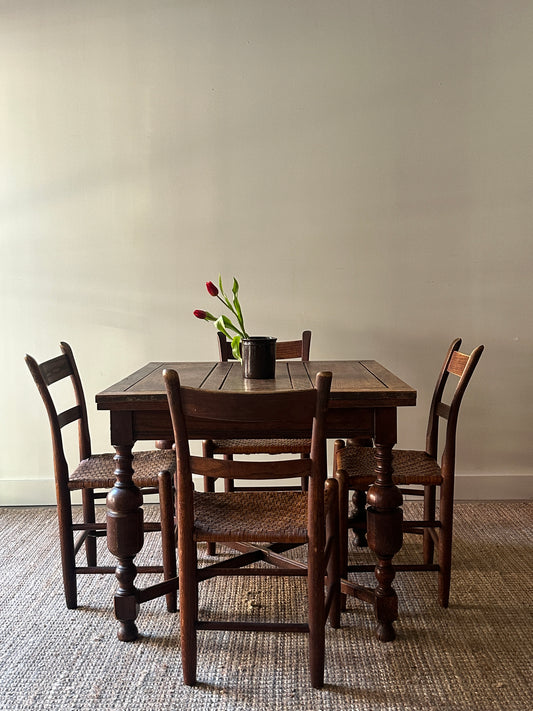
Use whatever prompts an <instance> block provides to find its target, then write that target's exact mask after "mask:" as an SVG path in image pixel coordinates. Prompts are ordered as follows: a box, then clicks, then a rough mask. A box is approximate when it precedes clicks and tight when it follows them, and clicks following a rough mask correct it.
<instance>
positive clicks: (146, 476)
mask: <svg viewBox="0 0 533 711" xmlns="http://www.w3.org/2000/svg"><path fill="white" fill-rule="evenodd" d="M60 347H61V351H62V353H61V355H59V356H57V357H55V358H51V359H50V360H47V361H45V362H42V363H37V361H36V360H35V358H32V356H30V355H26V358H25V360H26V364H27V366H28V368H29V370H30V372H31V374H32V376H33V379H34V381H35V384H36V385H37V389H38V390H39V393H40V395H41V398H42V400H43V402H44V406H45V408H46V412H47V414H48V419H49V422H50V429H51V434H52V447H53V458H54V475H55V488H56V501H57V515H58V524H59V544H60V550H61V565H62V570H63V586H64V591H65V599H66V603H67V607H68V608H69V609H74V608H76V607H77V605H78V597H77V575H79V574H90V573H94V574H98V575H100V574H102V573H115V571H116V567H113V566H102V565H98V564H97V545H96V539H97V537H100V536H105V535H106V524H105V522H103V523H98V522H96V509H95V500H97V499H103V498H105V497H106V495H107V493H108V491H109V490H110V489H111V488H112V487H113V485H114V483H115V479H116V477H115V474H114V471H115V463H114V456H115V455H114V453H106V454H93V453H92V451H91V438H90V434H89V421H88V417H87V406H86V402H85V395H84V393H83V387H82V383H81V379H80V375H79V372H78V368H77V365H76V362H75V360H74V355H73V353H72V349H71V348H70V346H69V345H68V344H67V343H61V346H60ZM66 378H70V381H71V385H72V390H71V391H70V394H71V397H72V393H73V395H74V401H72V400H71V402H72V406H71V407H68V408H67V409H65V410H63V411H62V412H58V411H57V409H56V403H55V401H54V398H53V396H52V393H51V391H50V386H52V385H53V384H54V383H57V382H58V381H61V380H63V379H66ZM69 399H70V398H69ZM74 403H75V404H74ZM69 404H70V403H69ZM74 422H76V423H77V424H78V427H77V430H78V448H79V463H78V465H77V466H76V467H75V468H74V469H73V471H70V470H69V465H68V462H67V457H66V455H65V449H64V443H63V434H62V431H63V428H64V427H65V426H66V425H69V424H71V423H74ZM134 468H135V474H134V477H133V481H134V483H135V484H136V485H137V486H138V487H140V488H141V491H142V493H143V494H154V493H155V494H157V493H158V494H159V503H160V514H161V516H160V522H147V523H145V524H144V530H145V531H161V539H162V558H163V561H162V565H153V566H138V568H137V570H138V572H139V573H161V572H162V573H164V577H165V579H169V578H173V577H175V575H176V548H175V533H174V531H175V528H174V503H173V493H172V476H173V474H174V473H175V471H176V456H175V453H174V452H173V450H172V449H170V450H162V451H149V452H136V453H135V458H134ZM76 490H81V495H82V519H83V520H82V522H79V523H78V522H74V520H73V515H72V514H73V512H72V501H71V494H72V492H73V491H76ZM102 490H103V491H102ZM75 538H76V539H75ZM83 544H85V555H86V565H77V563H76V556H77V553H78V551H79V550H80V548H81V547H82V545H83ZM176 598H177V595H176V593H175V592H174V593H169V594H168V595H167V608H168V610H169V611H170V612H174V611H175V610H176Z"/></svg>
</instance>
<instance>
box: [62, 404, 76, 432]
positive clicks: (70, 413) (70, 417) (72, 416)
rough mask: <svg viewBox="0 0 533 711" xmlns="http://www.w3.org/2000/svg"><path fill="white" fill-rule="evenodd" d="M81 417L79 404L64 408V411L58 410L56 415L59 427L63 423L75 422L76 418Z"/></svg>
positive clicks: (63, 424)
mask: <svg viewBox="0 0 533 711" xmlns="http://www.w3.org/2000/svg"><path fill="white" fill-rule="evenodd" d="M80 418H81V409H80V406H79V405H74V407H70V408H69V409H68V410H65V411H64V412H60V413H59V414H58V416H57V421H58V423H59V427H64V426H65V425H69V424H70V423H71V422H75V421H76V420H79V419H80Z"/></svg>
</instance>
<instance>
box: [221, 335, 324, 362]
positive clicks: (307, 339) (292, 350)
mask: <svg viewBox="0 0 533 711" xmlns="http://www.w3.org/2000/svg"><path fill="white" fill-rule="evenodd" d="M217 336H218V352H219V358H220V360H221V361H228V360H235V358H234V357H233V353H232V351H231V343H230V342H229V341H228V340H227V339H226V337H225V336H224V334H223V333H221V332H220V331H217ZM310 350H311V331H304V332H303V333H302V337H301V338H300V339H299V340H297V341H278V342H277V343H276V360H290V359H295V358H300V359H301V360H304V361H307V360H309V353H310Z"/></svg>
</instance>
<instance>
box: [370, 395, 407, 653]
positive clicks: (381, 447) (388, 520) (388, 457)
mask: <svg viewBox="0 0 533 711" xmlns="http://www.w3.org/2000/svg"><path fill="white" fill-rule="evenodd" d="M375 428H376V442H375V454H376V481H375V482H374V484H372V486H371V487H370V489H369V490H368V494H367V502H368V505H369V506H368V509H367V526H368V530H367V534H368V545H369V546H370V548H371V549H372V550H373V551H374V553H375V554H376V556H377V559H378V563H377V565H376V568H375V576H376V580H377V583H378V584H377V587H376V589H375V600H374V605H375V612H376V618H377V623H378V624H377V630H376V634H377V637H378V639H380V640H381V641H382V642H391V641H392V640H394V639H395V637H396V632H395V631H394V627H393V622H394V621H395V620H396V619H398V597H397V595H396V591H395V590H394V589H393V587H392V582H393V580H394V576H395V571H394V567H393V565H392V559H393V557H394V555H395V554H396V553H397V552H398V551H399V550H400V549H401V547H402V542H403V532H402V521H403V511H402V509H401V508H400V507H401V505H402V494H401V492H400V490H399V489H398V487H396V486H395V485H394V484H393V481H392V471H393V470H392V447H393V446H394V444H395V443H396V410H395V409H392V408H391V409H389V408H378V409H377V410H376V424H375Z"/></svg>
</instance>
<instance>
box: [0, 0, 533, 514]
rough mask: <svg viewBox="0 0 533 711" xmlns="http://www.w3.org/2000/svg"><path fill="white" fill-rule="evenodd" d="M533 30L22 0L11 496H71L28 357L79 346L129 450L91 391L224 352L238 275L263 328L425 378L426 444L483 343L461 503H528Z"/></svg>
mask: <svg viewBox="0 0 533 711" xmlns="http://www.w3.org/2000/svg"><path fill="white" fill-rule="evenodd" d="M532 31H533V4H532V3H531V2H530V1H529V0H484V1H483V2H479V1H478V0H475V1H474V0H447V2H441V1H440V0H383V1H382V2H373V1H371V0H366V1H365V0H353V1H351V2H350V1H349V0H345V1H341V0H338V1H336V0H328V2H325V1H324V0H321V1H318V0H291V1H290V2H288V1H287V0H269V1H268V2H266V1H261V0H233V1H232V0H210V1H207V0H188V1H187V0H174V1H170V0H167V1H165V0H152V1H151V2H149V3H148V2H145V1H144V0H142V1H141V0H105V1H101V2H95V1H94V0H91V1H89V0H76V1H75V2H72V1H71V0H48V1H47V2H42V0H33V1H27V0H17V1H15V0H13V1H12V2H3V3H1V4H0V98H1V104H2V111H1V112H0V241H1V248H0V249H1V266H0V269H1V282H0V288H1V293H2V298H1V307H0V308H1V315H2V336H3V337H2V346H1V351H0V353H1V372H2V374H3V376H4V377H3V379H2V384H1V388H2V390H1V403H2V426H1V428H0V438H1V442H0V477H1V479H2V482H1V489H0V496H1V499H0V501H1V503H2V504H25V503H42V502H52V501H53V485H52V481H51V471H52V469H51V447H50V438H49V432H48V425H47V422H46V420H45V415H44V411H43V408H42V404H41V402H40V400H39V398H38V395H37V392H36V390H35V387H34V385H33V383H32V381H31V379H30V376H29V373H28V372H27V371H26V366H25V365H24V362H23V356H24V353H25V352H29V353H32V354H33V355H35V356H36V357H37V358H38V359H40V360H42V359H45V358H47V357H51V356H53V355H55V354H56V353H57V352H58V343H59V341H60V340H66V341H68V342H69V343H70V344H71V345H72V347H73V348H74V351H75V354H76V355H77V358H78V361H79V366H80V370H81V372H82V375H83V377H84V382H85V388H86V392H87V396H88V401H89V405H90V409H91V427H92V432H93V448H94V450H95V451H101V450H104V449H107V448H109V434H108V418H107V415H106V414H105V413H99V412H97V411H96V409H95V407H94V393H95V392H97V391H99V390H101V389H103V388H104V387H107V386H108V385H110V384H111V383H113V382H115V381H116V380H118V379H119V378H120V377H122V376H123V375H124V374H126V373H127V372H129V371H131V370H133V369H135V368H137V367H138V366H140V365H142V364H143V363H144V362H146V361H148V360H156V359H165V358H171V359H198V360H201V359H205V358H214V357H215V356H216V349H215V336H214V331H213V329H212V328H211V327H209V326H207V325H205V324H203V323H200V322H199V321H197V320H195V319H194V318H193V317H192V310H193V309H194V308H201V307H204V308H209V307H210V306H212V303H211V302H210V301H209V297H208V296H207V295H206V294H205V293H204V286H203V284H204V282H205V281H206V280H207V279H216V278H217V276H218V273H219V272H221V273H222V274H223V275H225V276H226V278H227V280H228V282H229V281H230V279H231V276H232V275H233V274H235V275H237V276H238V278H239V280H240V282H241V290H242V300H243V305H244V308H245V313H246V316H247V321H248V324H249V325H250V326H251V328H252V330H253V331H255V332H262V333H272V334H274V335H277V336H278V337H279V338H287V337H291V336H293V334H295V333H298V332H300V331H301V330H302V329H303V328H311V329H312V330H313V344H312V354H313V356H315V357H316V358H321V357H324V358H326V357H333V358H352V357H353V358H357V357H361V358H375V359H377V360H379V361H381V362H383V363H384V364H386V365H388V366H389V367H390V368H391V369H392V370H394V371H395V372H397V373H398V375H400V376H401V377H402V378H403V379H404V380H406V381H407V382H409V383H410V384H411V385H413V386H414V387H416V388H417V389H418V391H419V406H418V407H417V408H416V409H408V410H407V409H406V410H405V411H403V412H402V413H401V417H400V433H399V441H400V444H401V445H402V446H410V447H411V446H412V447H416V446H423V444H424V430H425V417H426V412H427V407H428V400H429V397H430V394H431V389H432V387H433V383H434V380H435V377H436V374H437V371H438V369H439V366H440V361H441V358H442V356H443V353H444V351H445V349H446V347H447V345H448V343H449V342H450V341H451V340H452V338H454V337H455V336H462V337H463V339H464V345H465V348H466V349H470V348H472V347H474V346H475V345H477V344H478V343H481V342H482V343H485V345H486V352H485V354H484V356H483V359H482V361H481V363H480V366H479V370H478V372H477V374H476V376H475V379H474V380H473V382H472V385H471V389H470V391H469V392H468V393H467V395H466V398H465V403H464V409H463V413H462V421H461V423H460V425H461V426H460V439H459V448H458V467H459V471H460V477H459V482H458V488H457V490H458V496H461V497H463V498H491V497H498V496H503V497H508V498H525V497H530V496H531V495H532V492H533V487H532V464H531V460H532V454H533V445H532V441H533V438H532V436H531V429H532V425H533V417H532V403H533V385H532V383H533V381H532V378H531V365H532V353H533V333H532V328H531V324H532V307H531V299H532V286H531V267H532V264H533V239H532V236H533V235H532V227H531V226H532V224H533V201H532V196H533V155H532V136H533V129H532V126H533V81H532V76H533V75H532V71H531V68H532V66H533V44H532V42H531V37H532V34H533V32H532Z"/></svg>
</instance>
